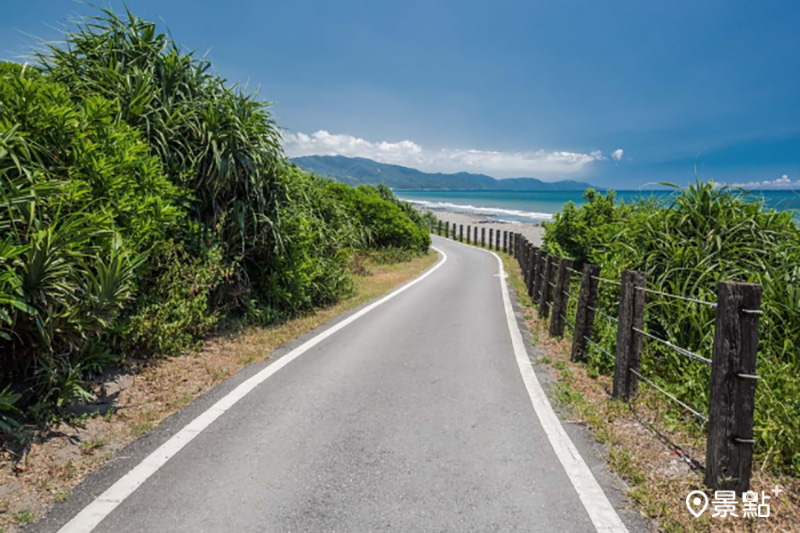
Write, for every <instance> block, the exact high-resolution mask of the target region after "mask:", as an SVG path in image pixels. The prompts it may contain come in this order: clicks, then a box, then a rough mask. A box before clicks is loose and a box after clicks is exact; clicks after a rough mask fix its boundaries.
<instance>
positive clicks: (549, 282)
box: [547, 281, 556, 289]
mask: <svg viewBox="0 0 800 533" xmlns="http://www.w3.org/2000/svg"><path fill="white" fill-rule="evenodd" d="M547 284H548V285H550V286H551V287H553V288H554V289H555V288H556V284H555V283H553V282H552V281H548V282H547Z"/></svg>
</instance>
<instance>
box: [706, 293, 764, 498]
mask: <svg viewBox="0 0 800 533" xmlns="http://www.w3.org/2000/svg"><path fill="white" fill-rule="evenodd" d="M760 314H761V285H755V284H752V283H733V282H722V283H720V284H719V287H718V289H717V321H716V330H715V331H714V348H713V351H712V355H711V361H712V363H711V396H710V398H709V420H708V441H707V444H706V479H705V482H706V486H707V487H710V488H712V489H714V490H734V491H736V492H737V493H739V494H741V493H743V492H746V491H748V490H750V473H751V470H752V465H753V445H754V444H755V441H754V439H753V409H754V407H755V393H756V381H757V379H758V378H757V377H756V353H757V352H758V321H759V320H758V319H759V315H760Z"/></svg>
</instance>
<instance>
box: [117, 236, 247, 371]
mask: <svg viewBox="0 0 800 533" xmlns="http://www.w3.org/2000/svg"><path fill="white" fill-rule="evenodd" d="M153 263H154V264H153V265H152V266H151V268H152V272H151V273H150V280H151V281H150V286H148V287H146V291H145V292H144V294H143V295H142V296H141V297H140V298H139V300H138V301H137V302H136V309H135V311H134V312H133V313H132V314H131V315H130V316H129V317H127V319H126V321H125V323H124V324H123V325H122V326H121V327H120V335H119V337H120V339H121V343H122V346H121V348H122V349H123V350H124V351H125V352H126V353H136V354H139V355H146V356H151V355H159V356H166V355H175V354H179V353H180V352H181V351H183V350H186V349H190V348H194V347H195V346H196V343H197V341H198V340H199V339H201V338H203V336H204V335H206V334H207V333H208V332H209V331H211V329H212V328H214V326H216V325H217V323H218V322H219V320H220V318H221V316H222V311H223V309H222V308H220V307H215V306H214V305H213V300H212V299H213V296H214V294H215V291H217V290H218V289H219V288H220V287H221V286H222V285H223V284H224V283H225V281H226V280H227V279H228V278H229V277H230V275H231V267H229V266H227V265H225V264H224V263H223V261H222V251H221V250H220V248H219V247H210V248H206V249H203V250H202V251H201V252H200V253H197V254H190V253H188V252H187V251H186V249H185V247H184V246H183V245H181V244H178V243H172V242H170V243H168V244H167V245H166V246H164V247H163V249H162V250H161V252H160V253H159V256H158V258H157V260H154V261H153Z"/></svg>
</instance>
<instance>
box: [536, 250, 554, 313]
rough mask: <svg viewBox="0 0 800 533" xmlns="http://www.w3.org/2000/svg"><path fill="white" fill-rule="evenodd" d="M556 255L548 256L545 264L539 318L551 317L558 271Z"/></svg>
mask: <svg viewBox="0 0 800 533" xmlns="http://www.w3.org/2000/svg"><path fill="white" fill-rule="evenodd" d="M557 259H558V258H557V257H556V256H554V255H550V254H547V260H546V262H545V264H544V278H543V279H542V291H541V293H540V294H541V296H540V298H539V318H543V319H545V320H546V319H547V317H548V316H549V315H550V308H551V307H552V305H551V300H552V297H553V285H552V284H553V274H554V272H555V270H556V268H555V265H556V260H557Z"/></svg>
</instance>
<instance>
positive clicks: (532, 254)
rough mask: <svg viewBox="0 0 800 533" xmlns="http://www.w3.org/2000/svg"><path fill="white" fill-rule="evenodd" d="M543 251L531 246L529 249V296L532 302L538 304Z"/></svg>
mask: <svg viewBox="0 0 800 533" xmlns="http://www.w3.org/2000/svg"><path fill="white" fill-rule="evenodd" d="M541 255H542V251H541V250H540V249H539V248H537V247H535V246H534V245H532V244H531V245H530V246H529V247H528V296H530V297H531V302H533V303H536V301H537V298H538V297H539V296H538V294H537V293H536V290H537V289H538V288H539V265H540V261H539V260H540V259H541Z"/></svg>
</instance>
